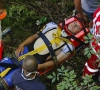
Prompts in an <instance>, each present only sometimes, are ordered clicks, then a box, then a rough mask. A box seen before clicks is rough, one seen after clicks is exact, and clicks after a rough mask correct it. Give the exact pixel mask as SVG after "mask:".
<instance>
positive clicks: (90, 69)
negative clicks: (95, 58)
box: [85, 63, 99, 73]
mask: <svg viewBox="0 0 100 90" xmlns="http://www.w3.org/2000/svg"><path fill="white" fill-rule="evenodd" d="M85 66H86V67H87V69H88V71H90V72H92V73H94V72H98V70H99V69H92V68H90V67H89V66H88V63H85Z"/></svg>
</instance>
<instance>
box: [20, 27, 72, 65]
mask: <svg viewBox="0 0 100 90" xmlns="http://www.w3.org/2000/svg"><path fill="white" fill-rule="evenodd" d="M37 34H38V35H39V37H41V38H42V40H43V41H44V42H45V44H44V45H41V46H40V47H38V48H36V49H35V50H33V51H30V52H28V53H26V54H24V55H22V56H20V57H19V58H18V60H19V61H20V60H22V59H24V58H25V56H27V55H34V54H36V53H39V52H41V51H42V50H44V49H46V48H48V50H49V52H50V54H51V56H52V58H53V61H54V63H55V65H56V66H57V63H58V61H57V58H56V55H55V53H54V50H53V48H52V45H53V44H57V45H59V44H60V42H61V41H64V42H66V43H67V44H71V45H73V44H72V43H71V42H70V40H68V39H66V38H63V37H61V28H59V27H58V28H57V33H56V34H55V33H52V36H53V37H54V39H52V40H51V41H49V40H48V39H47V37H46V36H45V35H44V34H43V33H42V32H41V31H39V32H37ZM68 48H69V47H68ZM69 49H70V48H69ZM70 51H71V50H70ZM71 53H72V51H71ZM68 54H70V53H68Z"/></svg>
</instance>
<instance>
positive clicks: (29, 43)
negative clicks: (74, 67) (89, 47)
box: [15, 16, 89, 69]
mask: <svg viewBox="0 0 100 90" xmlns="http://www.w3.org/2000/svg"><path fill="white" fill-rule="evenodd" d="M81 31H82V32H81ZM80 32H81V33H80ZM88 32H89V30H88V29H86V28H84V24H83V22H82V21H81V20H80V19H79V18H78V17H76V16H75V17H71V18H69V19H68V20H65V21H64V22H63V23H60V24H59V25H57V24H55V23H54V22H50V23H48V24H46V25H45V27H44V28H43V29H42V30H41V31H40V32H39V33H37V34H34V35H32V36H30V37H28V38H27V39H26V40H25V41H24V42H23V43H21V44H20V45H19V47H18V48H17V49H16V51H15V54H16V56H17V57H18V59H19V60H22V59H23V58H24V57H25V56H26V55H34V57H35V58H36V59H37V60H38V63H39V64H38V69H42V68H47V67H52V66H54V62H53V60H52V59H53V58H52V55H50V50H49V48H47V46H46V43H47V41H49V42H50V43H51V45H52V48H53V51H54V52H55V55H56V57H57V61H58V63H60V62H63V61H64V60H66V58H67V57H68V56H69V55H70V54H72V53H73V52H74V49H75V48H76V47H77V46H78V45H79V44H82V43H83V36H84V35H86V33H88ZM40 33H43V35H45V38H46V39H47V40H46V41H45V42H44V40H45V38H42V37H43V36H41V35H40ZM78 33H79V34H81V36H80V35H77V34H78ZM82 34H83V35H82ZM77 39H78V40H77ZM81 39H82V40H81ZM70 40H71V41H70ZM20 55H21V56H20Z"/></svg>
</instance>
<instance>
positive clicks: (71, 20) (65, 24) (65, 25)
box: [59, 14, 85, 35]
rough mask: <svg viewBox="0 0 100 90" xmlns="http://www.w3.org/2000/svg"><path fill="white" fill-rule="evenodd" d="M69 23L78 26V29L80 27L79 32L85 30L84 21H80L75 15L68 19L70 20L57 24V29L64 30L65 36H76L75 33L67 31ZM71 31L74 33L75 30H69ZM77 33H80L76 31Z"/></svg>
mask: <svg viewBox="0 0 100 90" xmlns="http://www.w3.org/2000/svg"><path fill="white" fill-rule="evenodd" d="M71 23H77V24H78V25H79V27H81V30H83V29H85V24H84V20H82V19H80V16H79V14H77V15H75V16H72V17H70V18H68V19H66V20H64V21H63V22H61V23H60V24H59V27H60V28H62V29H64V30H65V32H66V33H67V34H69V35H71V34H76V33H73V32H71V31H70V30H69V28H68V26H69V25H70V24H71ZM71 29H73V31H74V29H75V28H71ZM78 32H80V30H77V33H78Z"/></svg>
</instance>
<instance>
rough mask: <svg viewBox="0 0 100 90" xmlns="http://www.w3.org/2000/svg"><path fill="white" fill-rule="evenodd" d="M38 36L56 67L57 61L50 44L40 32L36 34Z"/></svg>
mask: <svg viewBox="0 0 100 90" xmlns="http://www.w3.org/2000/svg"><path fill="white" fill-rule="evenodd" d="M38 35H39V36H40V37H41V38H42V39H43V41H44V43H45V44H46V46H47V48H48V50H49V51H50V54H51V56H52V59H53V61H54V64H55V66H57V64H58V60H57V57H56V55H55V52H54V50H53V48H52V44H51V43H50V41H49V40H48V39H47V37H46V36H45V35H44V34H43V33H42V32H40V33H38Z"/></svg>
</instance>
